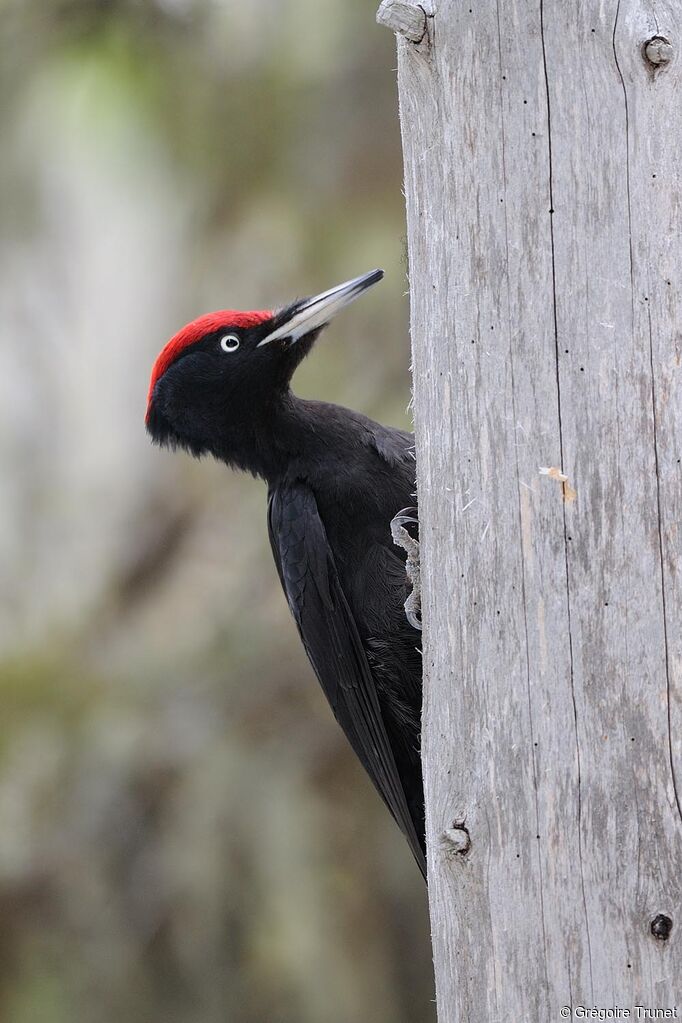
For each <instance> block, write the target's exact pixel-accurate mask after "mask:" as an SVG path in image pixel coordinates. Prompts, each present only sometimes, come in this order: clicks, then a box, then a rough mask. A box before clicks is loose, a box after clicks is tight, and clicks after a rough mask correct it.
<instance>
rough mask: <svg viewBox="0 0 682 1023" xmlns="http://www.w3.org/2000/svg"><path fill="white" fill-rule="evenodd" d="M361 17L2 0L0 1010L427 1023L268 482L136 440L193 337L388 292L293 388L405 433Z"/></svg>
mask: <svg viewBox="0 0 682 1023" xmlns="http://www.w3.org/2000/svg"><path fill="white" fill-rule="evenodd" d="M375 8H376V0H247V2H243V3H238V2H237V0H0V16H1V19H2V28H1V30H0V130H1V138H2V146H1V150H0V152H1V156H0V195H1V202H0V234H1V239H0V324H1V338H2V365H3V371H2V374H0V473H1V479H2V487H1V490H0V1019H1V1020H3V1021H8V1023H67V1021H68V1023H74V1021H77V1023H90V1021H92V1023H95V1021H96V1023H120V1021H122V1020H125V1021H126V1023H138V1021H139V1023H142V1021H144V1023H155V1021H159V1023H161V1021H163V1023H180V1021H182V1023H185V1021H186V1023H190V1021H191V1023H214V1021H215V1023H218V1021H220V1023H252V1021H253V1023H256V1021H257V1023H384V1021H386V1023H389V1021H390V1023H402V1021H405V1023H407V1021H410V1023H429V1021H431V1020H432V1019H433V1018H434V1010H433V1004H432V1001H431V999H432V980H431V966H430V946H429V936H428V922H427V917H426V898H425V889H424V886H423V884H422V881H421V878H420V875H419V872H418V870H417V869H416V867H415V866H414V864H413V863H412V862H411V857H410V854H409V852H408V849H407V845H406V843H404V841H403V840H402V837H401V836H400V835H399V833H398V831H397V829H396V828H395V827H394V825H393V824H392V822H391V820H390V819H389V816H388V814H387V812H386V811H385V810H384V809H383V806H382V805H381V803H380V802H379V799H378V797H377V796H376V795H375V793H374V791H373V789H372V788H371V785H370V783H369V782H368V781H367V780H366V779H365V777H364V775H363V773H362V772H361V770H360V768H359V767H358V766H357V765H356V763H355V760H354V758H353V756H352V754H351V753H350V751H349V749H348V747H347V746H346V743H345V740H344V739H343V737H342V735H341V733H340V731H339V730H338V728H337V726H336V724H335V723H334V721H333V719H332V716H331V712H330V711H329V709H328V707H327V705H326V703H325V701H324V698H323V696H322V694H321V691H320V690H319V687H318V685H317V682H316V680H315V679H314V677H313V674H312V671H311V669H310V668H309V666H308V664H307V661H306V660H305V657H304V655H303V652H302V649H301V647H300V645H299V641H298V637H297V635H296V631H295V628H294V625H293V622H292V621H291V620H290V617H289V612H288V609H287V607H286V604H285V600H284V597H283V595H282V593H281V591H280V586H279V582H278V580H277V576H276V572H275V568H274V565H273V563H272V558H271V554H270V551H269V546H268V542H267V533H266V526H265V488H264V485H263V484H262V483H260V482H258V481H254V480H252V479H250V478H245V477H239V476H236V475H232V474H230V473H229V472H227V471H226V470H225V469H224V468H223V467H221V466H219V465H217V464H213V463H210V462H194V461H192V460H191V459H190V458H189V457H188V456H186V455H180V454H178V455H171V454H169V453H167V452H162V451H159V450H158V449H155V448H152V447H151V445H150V443H149V442H148V439H147V437H146V435H145V431H144V426H143V416H144V409H145V398H146V390H147V384H148V379H149V371H150V367H151V364H152V361H153V359H154V357H155V355H156V353H157V352H158V350H159V349H160V348H161V347H162V345H163V344H164V343H165V341H166V340H167V338H168V337H169V336H170V335H171V334H172V333H174V332H175V330H176V329H178V327H180V326H181V325H182V324H183V323H185V322H186V321H187V320H189V319H191V318H193V317H195V316H196V315H198V314H200V313H202V312H205V311H207V310H210V309H214V308H224V307H236V308H245V309H250V308H262V307H271V306H274V305H277V304H280V303H283V302H286V301H289V300H291V299H293V298H294V297H296V296H300V295H305V294H310V293H314V292H316V291H320V290H323V289H325V288H328V287H330V286H332V285H334V284H337V283H339V282H340V281H343V280H346V279H347V278H349V277H352V276H355V275H357V274H359V273H362V272H364V271H365V270H368V269H371V268H372V267H374V266H383V267H384V269H385V270H386V272H387V277H386V280H385V281H384V283H383V284H382V285H381V286H380V287H379V288H377V289H376V290H373V291H372V292H371V293H370V294H368V295H367V296H366V297H365V298H364V299H363V300H362V301H361V302H359V303H357V304H355V305H353V306H352V308H350V309H349V310H348V311H347V312H344V314H343V316H342V317H341V318H340V319H338V320H337V321H336V322H335V323H334V325H333V327H332V328H331V329H330V330H329V331H328V332H327V333H326V334H325V335H323V337H322V339H321V341H320V343H319V344H318V346H317V349H316V351H315V352H314V354H313V356H312V357H311V358H310V359H309V360H308V361H307V363H306V364H305V365H304V366H303V367H302V369H301V371H300V372H299V373H298V375H297V379H296V384H297V389H298V391H299V393H302V394H305V395H307V396H315V397H319V398H324V399H328V400H333V401H338V402H341V403H342V404H347V405H351V406H352V407H354V408H357V409H359V410H361V411H363V412H365V413H367V414H369V415H371V416H374V417H375V418H378V419H380V420H383V421H385V422H388V423H392V424H395V425H399V426H406V425H409V416H408V414H407V412H406V408H407V405H408V401H409V373H408V366H409V345H408V330H407V316H408V306H407V299H406V297H405V295H404V292H405V290H406V283H405V261H404V248H405V243H404V208H403V199H402V195H401V156H400V142H399V131H398V121H397V98H396V88H395V72H394V67H395V46H394V40H393V37H392V35H391V33H389V32H388V31H386V29H382V28H379V27H377V26H376V25H375V22H374V15H375Z"/></svg>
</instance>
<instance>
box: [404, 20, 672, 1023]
mask: <svg viewBox="0 0 682 1023" xmlns="http://www.w3.org/2000/svg"><path fill="white" fill-rule="evenodd" d="M654 36H661V37H664V38H665V39H666V40H668V41H669V42H670V44H671V46H672V53H673V58H672V60H669V61H667V62H665V63H663V64H660V65H658V66H654V65H653V64H651V63H650V62H649V61H648V60H647V59H646V53H645V46H646V42H647V40H649V39H651V38H652V37H654ZM429 37H430V38H429V43H430V45H429V47H428V49H427V50H424V48H423V47H422V48H421V49H420V48H417V47H415V46H413V45H411V44H410V43H409V42H408V41H406V40H404V39H399V41H398V54H399V94H400V112H401V125H402V132H403V146H404V157H405V186H406V197H407V221H408V245H409V259H410V290H411V301H412V314H411V315H412V343H413V361H414V406H415V427H416V434H417V462H418V477H419V479H418V484H419V507H420V533H421V561H422V563H421V572H422V610H423V619H424V667H425V699H424V733H423V756H424V768H425V784H426V801H427V832H428V845H429V876H430V883H429V893H430V906H431V915H432V925H433V939H434V959H435V968H436V982H437V994H438V1003H439V1019H440V1021H441V1023H454V1021H464V1020H473V1019H476V1020H486V1021H488V1020H489V1021H497V1020H500V1021H502V1020H505V1021H506V1020H519V1021H520V1020H528V1021H531V1023H532V1021H536V1020H537V1021H543V1023H544V1021H551V1020H554V1019H559V1018H560V1016H559V1010H560V1009H561V1007H562V1006H573V1007H577V1006H580V1005H583V1006H588V1007H592V1006H596V1007H597V1008H603V1009H608V1008H612V1007H613V1006H615V1005H618V1006H621V1007H628V1008H632V1007H633V1006H635V1005H636V1004H639V1005H644V1006H647V1007H651V1008H656V1007H658V1008H672V1007H673V1006H674V1005H675V1004H676V998H677V999H678V1001H679V1003H680V1004H679V1005H678V1010H679V1011H680V1013H682V988H681V987H680V983H681V980H680V979H681V978H682V904H681V903H682V899H681V897H680V895H681V880H680V879H681V878H682V807H681V801H682V581H681V578H680V542H681V541H680V525H679V524H680V521H681V515H682V465H681V463H680V458H681V457H682V369H681V368H680V367H681V363H682V302H681V294H682V292H681V286H682V274H681V266H682V207H681V199H680V197H681V195H682V177H681V172H682V8H681V6H680V4H679V3H676V2H665V0H662V2H655V3H654V2H653V0H600V2H597V0H583V2H581V3H578V4H573V3H566V2H565V0H544V2H543V0H540V2H539V3H536V4H533V5H529V4H526V3H522V2H520V0H499V2H495V0H477V2H476V3H475V4H473V3H472V4H471V9H470V6H469V3H460V2H455V0H441V3H440V4H439V5H438V6H437V7H436V8H435V10H434V11H433V17H432V18H430V24H429ZM541 468H544V469H555V470H558V473H553V472H550V473H547V472H545V473H541V472H540V469H541ZM559 473H561V474H563V475H565V476H566V477H567V481H566V482H564V481H562V479H561V478H560V476H559ZM567 488H568V489H567ZM573 490H574V491H575V495H574V499H571V497H572V494H571V491H573ZM462 828H464V829H465V831H466V832H467V833H468V837H469V841H470V846H469V847H468V849H467V847H466V842H463V843H462V842H460V843H459V844H458V843H453V842H452V840H451V838H449V837H448V835H449V833H451V832H452V831H453V829H454V831H458V830H459V831H460V832H461V829H462ZM460 837H461V835H460ZM463 849H464V850H465V851H464V852H462V850H463ZM660 913H663V914H665V915H667V916H668V917H670V919H671V920H672V921H673V928H672V932H671V934H670V937H669V938H668V939H667V940H661V939H657V938H655V937H654V936H653V935H652V933H651V924H652V921H653V920H654V918H655V917H656V916H657V914H660Z"/></svg>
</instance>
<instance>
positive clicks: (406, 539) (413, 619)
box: [391, 508, 422, 632]
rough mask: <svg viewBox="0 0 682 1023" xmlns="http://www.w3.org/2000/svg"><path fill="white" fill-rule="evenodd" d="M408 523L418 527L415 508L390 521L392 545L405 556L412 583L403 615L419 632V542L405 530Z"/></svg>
mask: <svg viewBox="0 0 682 1023" xmlns="http://www.w3.org/2000/svg"><path fill="white" fill-rule="evenodd" d="M410 523H416V524H417V525H419V519H418V518H417V509H416V508H403V510H402V511H399V512H398V514H397V515H395V516H394V517H393V518H392V519H391V536H392V537H393V543H394V544H396V545H397V546H398V547H402V549H403V550H404V551H405V553H406V554H407V558H406V560H405V571H406V573H407V578H408V579H409V581H410V582H411V583H412V592H411V593H410V595H409V596H408V598H407V600H406V601H405V615H406V617H407V620H408V622H409V623H410V625H411V626H412V628H414V629H418V630H419V631H420V632H421V627H422V623H421V574H420V569H419V540H417V539H415V538H414V537H413V536H412V535H411V533H410V532H409V531H408V530H407V529H406V528H405V527H406V526H407V525H409V524H410Z"/></svg>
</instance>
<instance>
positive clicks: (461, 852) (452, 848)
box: [441, 819, 471, 856]
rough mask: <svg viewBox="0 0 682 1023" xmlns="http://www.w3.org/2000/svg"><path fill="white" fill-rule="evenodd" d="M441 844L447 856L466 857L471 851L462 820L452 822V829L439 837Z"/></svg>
mask: <svg viewBox="0 0 682 1023" xmlns="http://www.w3.org/2000/svg"><path fill="white" fill-rule="evenodd" d="M441 842H442V844H443V848H444V849H445V854H446V855H447V856H466V855H467V853H468V852H469V850H470V849H471V835H470V834H469V829H468V828H467V827H466V824H465V822H464V819H462V820H454V821H453V822H452V827H450V828H446V829H445V831H444V832H443V834H442V835H441Z"/></svg>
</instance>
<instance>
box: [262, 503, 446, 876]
mask: <svg viewBox="0 0 682 1023" xmlns="http://www.w3.org/2000/svg"><path fill="white" fill-rule="evenodd" d="M268 529H269V533H270V543H271V544H272V550H273V554H274V556H275V562H276V564H277V569H278V571H279V577H280V579H281V582H282V586H283V588H284V592H285V594H286V597H287V600H288V602H289V607H290V608H291V612H292V614H293V616H294V619H295V621H296V624H297V625H298V630H299V633H300V635H301V639H302V641H303V645H304V647H305V650H306V653H307V654H308V658H309V659H310V662H311V664H312V666H313V668H314V669H315V673H316V675H317V677H318V679H319V681H320V684H321V686H322V689H323V690H324V693H325V695H326V697H327V699H328V700H329V703H330V704H331V707H332V710H333V711H334V716H335V717H336V719H337V721H338V722H339V724H340V725H341V727H342V728H343V730H344V732H345V734H346V737H347V738H348V740H349V742H350V744H351V746H352V747H353V749H354V751H355V753H356V754H357V756H358V757H359V759H360V761H361V763H362V765H363V767H364V768H365V770H366V771H367V773H368V774H369V776H370V778H371V779H372V781H373V782H374V784H375V786H376V788H377V789H378V791H379V794H380V795H381V796H382V798H383V799H384V802H385V803H386V805H387V806H388V808H389V810H390V811H391V813H392V814H393V816H394V818H395V820H396V821H397V823H398V825H399V826H400V828H401V829H402V831H403V832H404V834H405V836H406V838H407V840H408V842H409V845H410V848H411V849H412V852H413V853H414V856H415V859H416V860H417V863H418V865H419V867H420V869H421V871H422V873H423V874H424V876H426V864H425V861H424V853H423V850H422V847H421V844H420V841H419V837H418V835H417V831H416V828H415V824H414V821H413V820H412V817H411V815H410V811H409V809H408V805H407V800H406V798H405V792H404V790H403V785H402V782H401V780H400V776H399V774H398V768H397V766H396V762H395V758H394V755H393V750H392V749H391V744H390V742H389V739H388V735H387V734H386V728H385V725H384V721H383V718H382V716H381V708H380V706H379V700H378V697H377V692H376V685H375V682H374V678H373V677H372V673H371V671H370V667H369V663H368V661H367V656H366V654H365V650H364V648H363V645H362V641H361V639H360V636H359V634H358V630H357V627H356V624H355V621H354V619H353V615H352V613H351V610H350V608H349V606H348V602H347V600H346V598H345V596H344V593H343V590H342V588H341V583H340V581H339V577H338V573H337V571H336V565H335V562H334V556H333V553H332V551H331V548H330V546H329V542H328V540H327V534H326V531H325V528H324V524H323V522H322V520H321V518H320V515H319V512H318V508H317V502H316V500H315V495H314V494H313V492H312V491H311V490H310V488H309V487H308V486H306V485H305V484H304V483H295V484H290V485H286V486H280V487H277V488H275V489H273V490H271V492H270V495H269V501H268Z"/></svg>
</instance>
